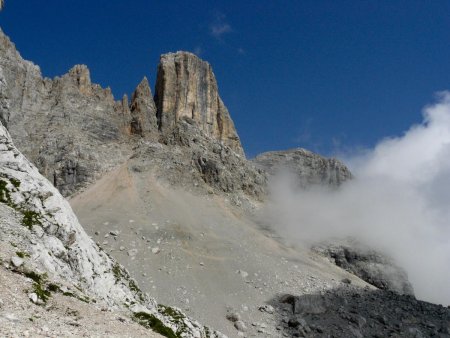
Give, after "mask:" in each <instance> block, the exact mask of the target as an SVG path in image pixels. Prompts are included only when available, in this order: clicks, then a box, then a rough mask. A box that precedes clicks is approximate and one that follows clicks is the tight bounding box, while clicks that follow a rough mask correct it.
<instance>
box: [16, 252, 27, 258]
mask: <svg viewBox="0 0 450 338" xmlns="http://www.w3.org/2000/svg"><path fill="white" fill-rule="evenodd" d="M16 255H17V256H18V257H20V258H22V259H24V258H25V257H30V255H29V254H27V253H26V252H22V251H16Z"/></svg>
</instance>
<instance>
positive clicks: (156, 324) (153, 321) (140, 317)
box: [133, 312, 180, 338]
mask: <svg viewBox="0 0 450 338" xmlns="http://www.w3.org/2000/svg"><path fill="white" fill-rule="evenodd" d="M133 319H134V320H135V321H136V322H137V323H139V324H141V325H142V326H144V327H146V328H147V329H152V330H153V331H155V332H157V333H159V334H161V335H163V336H164V337H168V338H179V337H180V336H178V335H176V334H175V332H173V330H172V329H171V328H170V327H167V326H165V325H164V324H163V322H161V321H160V320H159V319H158V318H156V317H155V316H154V315H151V314H148V313H145V312H137V313H135V314H134V315H133Z"/></svg>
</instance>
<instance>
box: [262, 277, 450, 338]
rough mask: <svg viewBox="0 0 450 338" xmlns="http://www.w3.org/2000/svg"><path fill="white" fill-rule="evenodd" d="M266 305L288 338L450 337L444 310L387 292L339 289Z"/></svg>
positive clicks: (283, 297) (287, 296)
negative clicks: (271, 310) (271, 307)
mask: <svg viewBox="0 0 450 338" xmlns="http://www.w3.org/2000/svg"><path fill="white" fill-rule="evenodd" d="M269 304H270V305H272V306H273V307H274V315H275V316H276V318H275V319H276V321H277V325H278V329H279V330H280V333H281V334H282V335H286V334H287V336H288V337H346V338H348V337H380V338H381V337H433V336H435V337H450V309H449V308H446V307H443V306H442V305H435V304H431V303H427V302H423V301H419V300H416V299H415V298H414V297H413V296H408V295H399V294H396V293H394V292H390V291H383V290H369V289H359V288H355V287H353V286H351V285H344V286H343V287H339V288H336V289H333V290H329V291H327V292H324V293H323V294H307V295H302V296H295V295H290V294H284V295H278V296H276V297H275V298H273V299H271V300H270V301H269Z"/></svg>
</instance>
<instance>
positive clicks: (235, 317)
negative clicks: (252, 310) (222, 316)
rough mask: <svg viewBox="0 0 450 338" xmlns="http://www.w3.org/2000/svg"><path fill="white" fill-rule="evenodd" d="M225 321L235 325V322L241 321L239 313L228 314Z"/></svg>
mask: <svg viewBox="0 0 450 338" xmlns="http://www.w3.org/2000/svg"><path fill="white" fill-rule="evenodd" d="M226 317H227V319H228V320H229V321H230V322H233V323H235V322H237V321H239V320H241V316H240V315H239V313H237V312H230V313H227V316H226Z"/></svg>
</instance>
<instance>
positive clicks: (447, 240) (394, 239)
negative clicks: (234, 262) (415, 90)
mask: <svg viewBox="0 0 450 338" xmlns="http://www.w3.org/2000/svg"><path fill="white" fill-rule="evenodd" d="M344 161H345V162H346V163H347V164H349V166H350V168H351V170H352V172H353V174H354V176H355V178H354V179H352V180H350V181H347V182H346V183H344V184H343V185H342V186H341V187H340V188H339V189H334V190H332V189H328V188H311V189H308V190H304V189H303V190H302V189H296V188H294V187H295V186H296V184H293V181H292V180H293V178H292V177H291V176H290V175H289V174H286V173H280V174H279V175H278V176H277V177H276V178H275V179H274V180H273V181H272V183H271V192H272V195H271V196H272V197H271V202H270V203H269V205H268V207H267V209H266V210H265V213H266V216H267V217H268V218H266V219H268V220H270V222H271V223H272V226H274V227H275V228H276V229H277V230H278V231H279V232H280V233H281V234H282V235H283V236H284V237H285V238H286V239H288V240H289V241H291V243H293V244H295V243H303V244H307V245H310V244H313V243H316V242H320V241H323V240H327V239H330V238H336V237H339V238H340V237H347V236H351V237H354V238H355V239H356V240H358V241H360V242H362V243H364V244H367V245H369V246H371V247H372V248H374V249H376V250H380V251H381V252H383V253H386V254H388V255H390V256H391V257H392V258H393V259H394V260H395V261H396V262H397V264H398V265H400V266H401V267H403V268H404V269H406V271H407V272H408V275H409V279H410V281H411V283H412V284H413V287H414V289H415V293H416V296H417V298H419V299H422V300H426V301H431V302H435V303H440V304H445V305H448V304H450V288H448V285H449V281H450V208H449V207H450V189H449V187H450V92H448V91H446V92H440V93H438V94H437V99H436V102H435V103H434V104H432V105H429V106H426V107H425V108H424V110H423V121H422V123H421V124H418V125H413V126H411V127H410V129H409V130H408V131H406V132H405V133H404V134H403V135H402V136H399V137H391V138H386V139H384V140H381V141H380V142H379V143H378V144H377V145H376V147H375V148H374V149H368V150H366V151H364V152H363V153H358V154H357V155H350V156H349V155H347V156H344Z"/></svg>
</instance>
